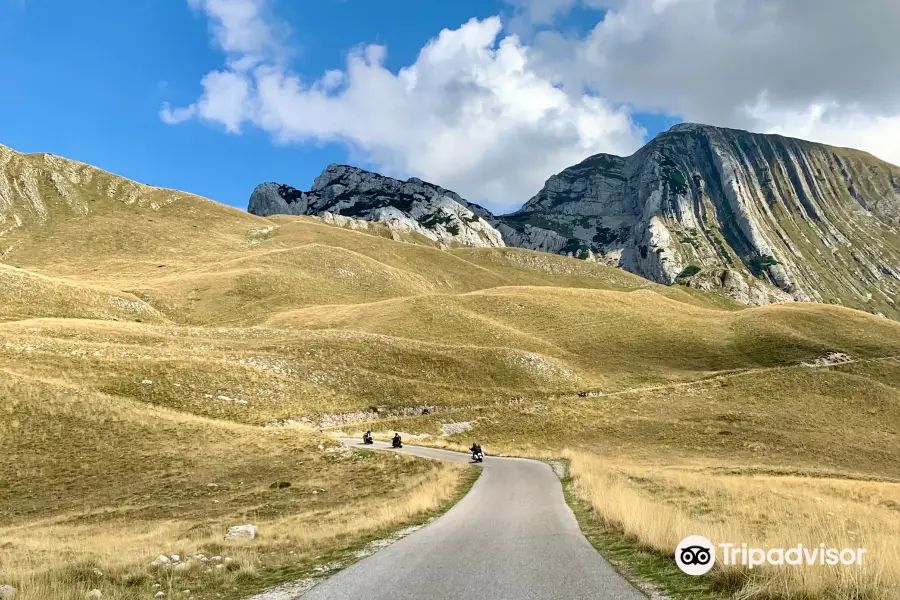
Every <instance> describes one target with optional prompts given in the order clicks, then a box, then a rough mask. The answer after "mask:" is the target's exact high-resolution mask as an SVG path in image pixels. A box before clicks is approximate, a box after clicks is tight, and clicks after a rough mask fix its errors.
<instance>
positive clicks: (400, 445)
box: [391, 438, 403, 448]
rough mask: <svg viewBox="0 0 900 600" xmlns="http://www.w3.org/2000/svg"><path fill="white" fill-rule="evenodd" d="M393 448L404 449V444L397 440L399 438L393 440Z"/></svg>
mask: <svg viewBox="0 0 900 600" xmlns="http://www.w3.org/2000/svg"><path fill="white" fill-rule="evenodd" d="M391 447H392V448H402V447H403V442H401V441H400V440H399V439H397V438H394V439H393V440H391Z"/></svg>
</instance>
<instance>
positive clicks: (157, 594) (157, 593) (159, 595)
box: [153, 591, 166, 598]
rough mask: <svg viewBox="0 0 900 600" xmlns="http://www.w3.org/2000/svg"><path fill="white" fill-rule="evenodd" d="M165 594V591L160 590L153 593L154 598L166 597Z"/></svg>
mask: <svg viewBox="0 0 900 600" xmlns="http://www.w3.org/2000/svg"><path fill="white" fill-rule="evenodd" d="M165 596H166V593H165V592H163V591H159V592H156V593H155V594H153V597H154V598H165Z"/></svg>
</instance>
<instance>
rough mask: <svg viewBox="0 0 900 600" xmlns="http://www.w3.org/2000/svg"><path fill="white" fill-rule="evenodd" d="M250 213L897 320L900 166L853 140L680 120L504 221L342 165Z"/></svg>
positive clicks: (569, 174) (554, 180)
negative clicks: (524, 254)
mask: <svg viewBox="0 0 900 600" xmlns="http://www.w3.org/2000/svg"><path fill="white" fill-rule="evenodd" d="M249 210H250V212H251V213H254V214H258V215H268V214H274V213H287V214H318V215H321V214H323V213H326V212H327V213H333V214H339V215H344V216H346V217H353V218H356V219H364V220H369V221H381V222H384V223H388V224H390V226H391V227H398V228H401V227H402V228H405V229H406V230H411V231H416V232H418V233H421V234H422V235H424V236H426V237H428V238H430V239H432V240H436V241H439V242H440V243H442V244H453V243H459V244H466V245H472V246H488V247H491V246H503V245H509V246H519V247H523V248H530V249H533V250H540V251H544V252H553V253H559V254H564V255H568V256H572V257H576V258H583V259H587V260H597V261H603V262H606V263H608V264H612V265H617V266H620V267H622V268H624V269H627V270H629V271H631V272H633V273H636V274H638V275H642V276H644V277H647V278H648V279H651V280H653V281H656V282H659V283H665V284H675V283H681V284H684V285H688V286H691V287H695V288H702V289H707V290H716V291H719V292H721V293H723V294H725V295H726V296H728V297H730V298H733V299H735V300H737V301H740V302H744V303H747V304H753V305H761V304H768V303H772V302H785V301H815V302H828V303H835V304H844V305H847V306H852V307H855V308H861V309H864V310H868V311H870V312H875V313H884V314H888V315H891V316H894V317H900V306H898V298H900V168H898V167H895V166H893V165H890V164H888V163H885V162H883V161H880V160H878V159H877V158H875V157H873V156H871V155H868V154H865V153H863V152H859V151H856V150H849V149H844V148H834V147H831V146H826V145H823V144H816V143H813V142H807V141H804V140H798V139H793V138H787V137H783V136H778V135H764V134H756V133H751V132H748V131H743V130H738V129H727V128H723V127H714V126H710V125H703V124H699V123H680V124H678V125H675V126H673V127H672V128H670V129H669V130H668V131H666V132H664V133H661V134H659V135H658V136H656V137H655V138H654V139H653V140H652V141H650V142H649V143H648V144H647V145H646V146H644V147H643V148H641V149H639V150H638V151H637V152H635V153H634V154H633V155H631V156H627V157H622V156H615V155H611V154H596V155H593V156H590V157H588V158H586V159H585V160H583V161H581V162H580V163H578V164H576V165H573V166H571V167H569V168H567V169H564V170H563V171H561V172H559V173H557V174H555V175H553V176H551V177H550V178H549V179H547V181H546V183H545V185H544V187H543V189H541V190H540V191H539V192H538V193H537V194H536V195H535V196H534V197H532V198H531V199H530V200H528V202H526V203H525V204H524V205H523V206H522V208H521V209H519V210H518V211H516V212H514V213H512V214H508V215H502V216H495V215H493V214H491V213H490V212H489V211H487V210H486V209H484V208H483V207H481V206H478V205H477V204H473V203H470V202H467V201H466V200H465V199H463V198H461V197H460V196H459V195H458V194H456V193H454V192H452V191H450V190H446V189H444V188H442V187H440V186H437V185H434V184H432V183H428V182H425V181H422V180H421V179H418V178H410V179H408V180H406V181H400V180H397V179H393V178H390V177H385V176H383V175H379V174H377V173H372V172H369V171H365V170H363V169H358V168H355V167H350V166H347V165H337V164H333V165H329V166H328V167H327V168H326V169H325V171H323V172H322V174H321V175H320V176H319V177H317V178H316V180H315V182H314V184H313V187H312V190H311V191H310V192H301V191H299V190H296V189H294V188H291V187H290V186H285V185H279V184H263V185H262V186H259V187H258V188H257V189H256V190H255V191H254V192H253V196H252V197H251V200H250V208H249Z"/></svg>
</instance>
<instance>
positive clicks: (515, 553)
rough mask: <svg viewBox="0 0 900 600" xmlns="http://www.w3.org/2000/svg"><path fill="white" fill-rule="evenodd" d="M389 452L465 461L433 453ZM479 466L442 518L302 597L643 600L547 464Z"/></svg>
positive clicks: (489, 462) (489, 460) (492, 461)
mask: <svg viewBox="0 0 900 600" xmlns="http://www.w3.org/2000/svg"><path fill="white" fill-rule="evenodd" d="M341 441H342V442H344V443H345V444H348V445H353V446H359V447H367V448H372V447H373V446H363V445H362V443H361V442H360V441H359V440H341ZM374 447H375V448H380V449H389V445H388V444H383V443H379V442H376V443H375V445H374ZM398 451H399V452H408V453H411V454H415V455H417V456H422V457H426V458H435V459H441V460H451V461H457V462H468V461H469V460H470V457H469V456H468V455H465V454H459V453H457V452H448V451H445V450H437V449H433V448H423V447H414V446H405V447H404V448H403V449H402V450H398ZM483 466H484V472H483V473H482V475H481V477H480V478H479V479H478V481H477V482H476V483H475V486H474V487H473V488H472V490H471V491H470V492H469V493H468V495H466V497H465V498H463V499H462V500H460V501H459V502H458V503H457V504H456V506H454V507H453V508H452V509H450V510H449V511H448V512H447V513H446V514H444V515H443V516H441V517H440V518H439V519H436V520H435V521H434V522H432V523H431V524H430V525H428V526H427V527H425V528H423V529H420V530H418V531H416V532H414V533H412V534H411V535H409V536H408V537H405V538H403V539H401V540H399V541H397V542H395V543H394V544H392V545H390V546H388V547H387V548H385V549H383V550H381V551H379V552H377V553H375V554H373V555H372V556H370V557H368V558H365V559H363V560H361V561H360V562H358V563H355V564H353V565H351V566H350V567H347V568H346V569H344V570H343V571H340V572H338V573H336V574H335V575H334V576H332V577H330V578H329V579H327V580H325V581H323V582H322V583H320V584H318V585H317V586H315V587H314V588H312V589H311V590H310V591H308V592H306V593H305V594H304V595H303V596H302V598H303V600H348V599H353V600H357V599H358V600H382V599H383V600H423V599H429V600H472V599H475V600H588V599H590V600H646V597H645V596H644V595H643V594H641V593H640V592H638V591H637V590H636V589H635V588H634V587H632V586H631V584H629V583H628V582H627V581H626V580H625V579H623V578H622V577H621V576H620V575H619V574H618V573H616V572H615V571H614V570H613V569H612V567H610V566H609V564H607V562H606V561H605V560H603V558H602V557H601V556H600V554H598V553H597V551H596V550H594V548H593V547H592V546H591V545H590V543H588V541H587V540H586V539H585V538H584V536H583V535H582V534H581V531H580V530H579V528H578V523H577V521H576V520H575V517H574V515H573V514H572V511H571V510H570V509H569V507H568V505H567V504H566V502H565V499H564V498H563V492H562V486H561V485H560V482H559V479H558V478H557V477H556V475H555V474H554V473H553V470H552V469H551V468H550V467H549V466H548V465H546V464H544V463H541V462H538V461H533V460H524V459H517V458H496V457H490V456H487V457H485V459H484V463H483Z"/></svg>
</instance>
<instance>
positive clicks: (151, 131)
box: [0, 0, 900, 213]
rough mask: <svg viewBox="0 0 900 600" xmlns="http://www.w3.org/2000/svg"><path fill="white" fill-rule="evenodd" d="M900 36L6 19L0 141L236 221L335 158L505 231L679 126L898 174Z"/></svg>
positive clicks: (126, 10) (399, 10) (445, 12)
mask: <svg viewBox="0 0 900 600" xmlns="http://www.w3.org/2000/svg"><path fill="white" fill-rule="evenodd" d="M599 7H605V8H599ZM811 7H814V8H815V10H816V15H817V17H816V19H813V20H811V19H809V18H808V15H809V10H808V9H810V8H811ZM863 8H864V9H865V10H863ZM898 19H900V3H897V2H896V0H865V2H864V3H863V4H861V5H857V4H855V3H843V2H834V3H821V2H818V0H689V1H688V0H456V1H454V2H428V3H425V2H421V1H415V2H414V1H413V0H379V1H376V0H315V1H313V0H304V1H302V2H301V1H293V0H128V1H127V2H125V1H122V0H90V1H85V2H73V1H71V0H0V40H3V42H4V48H6V49H7V51H6V52H3V53H2V54H0V69H2V72H3V74H4V75H5V77H4V82H5V83H7V89H5V90H4V93H3V94H0V111H2V112H0V114H2V115H3V119H2V120H0V143H2V144H5V145H8V146H11V147H12V148H14V149H16V150H19V151H23V152H51V153H54V154H59V155H62V156H66V157H69V158H73V159H76V160H80V161H83V162H87V163H90V164H93V165H96V166H98V167H101V168H104V169H107V170H109V171H112V172H114V173H117V174H120V175H123V176H126V177H129V178H132V179H136V180H138V181H142V182H145V183H150V184H153V185H159V186H164V187H172V188H176V189H181V190H186V191H190V192H193V193H196V194H200V195H203V196H207V197H209V198H212V199H214V200H218V201H221V202H225V203H227V204H231V205H233V206H237V207H240V208H244V207H245V206H246V203H247V199H248V198H249V195H250V193H251V191H252V190H253V188H254V186H255V185H256V184H258V183H260V182H264V181H278V182H284V183H289V184H291V185H294V186H296V187H299V188H303V189H308V188H309V186H310V184H311V183H312V180H313V178H314V177H315V176H316V175H318V174H319V173H320V172H321V171H322V169H323V168H324V167H325V166H326V165H328V164H329V163H331V162H344V163H349V164H355V165H359V166H363V167H366V168H370V169H373V170H377V171H380V172H382V173H384V174H387V175H392V176H395V177H401V178H405V177H410V176H416V177H421V178H422V179H425V180H427V181H432V182H434V183H437V184H440V185H442V186H444V187H447V188H450V189H452V190H455V191H457V192H458V193H460V194H461V195H462V196H464V197H466V198H468V199H470V200H473V201H476V202H481V203H483V204H485V205H486V206H487V207H489V208H491V209H493V210H495V211H496V212H501V213H502V212H506V211H509V210H514V209H515V208H517V207H518V206H520V205H521V204H522V203H523V202H524V201H526V200H527V199H528V198H530V197H531V196H532V195H533V194H534V193H536V192H537V191H538V190H539V189H540V187H541V186H542V185H543V183H544V181H545V180H546V179H547V178H548V177H549V176H550V175H552V174H554V173H556V172H559V171H560V170H562V169H564V168H565V167H568V166H570V165H572V164H575V163H577V162H579V161H581V160H582V159H584V158H586V157H587V156H589V155H591V154H595V153H597V152H610V153H614V154H620V155H621V154H630V153H631V152H633V151H635V150H636V149H637V148H639V147H640V146H641V145H642V144H643V143H645V142H646V141H647V140H648V139H649V138H651V137H652V136H653V135H655V134H656V133H658V132H659V131H662V130H665V129H668V127H670V126H671V125H672V124H674V123H676V122H678V121H680V120H682V119H683V120H687V121H695V122H702V123H708V124H711V125H718V126H726V127H739V128H744V129H751V130H754V131H760V132H769V133H780V134H784V135H790V136H794V137H800V138H805V139H810V140H814V141H820V142H825V143H830V144H834V145H839V146H849V147H854V148H859V149H862V150H867V151H869V152H871V153H873V154H875V155H876V156H878V157H880V158H882V159H885V160H888V161H890V162H893V163H895V164H900V108H898V107H900V79H898V78H895V77H885V76H884V74H885V73H892V72H895V71H897V69H900V36H897V35H896V33H895V31H894V28H893V23H895V22H896V21H897V20H898ZM835 31H841V32H847V35H840V36H835V35H833V33H834V32H835ZM9 49H12V51H10V50H9ZM835 72H840V73H842V75H841V77H835V76H834V73H835Z"/></svg>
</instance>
